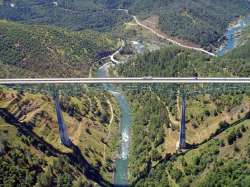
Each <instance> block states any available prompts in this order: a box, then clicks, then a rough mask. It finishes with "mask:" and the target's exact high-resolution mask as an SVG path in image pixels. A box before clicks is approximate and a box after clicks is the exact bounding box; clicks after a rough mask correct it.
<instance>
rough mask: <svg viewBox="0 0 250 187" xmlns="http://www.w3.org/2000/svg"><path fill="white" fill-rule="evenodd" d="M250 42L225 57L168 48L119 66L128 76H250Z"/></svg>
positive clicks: (174, 47)
mask: <svg viewBox="0 0 250 187" xmlns="http://www.w3.org/2000/svg"><path fill="white" fill-rule="evenodd" d="M249 51H250V41H249V40H245V42H244V44H242V45H240V46H239V47H237V48H236V49H234V50H232V51H231V52H230V53H228V54H226V55H225V56H223V57H216V58H214V57H208V56H205V55H203V54H202V53H199V52H194V51H192V50H186V49H183V48H180V47H176V46H168V47H165V48H161V49H160V50H157V51H153V52H145V53H144V54H142V55H138V56H137V57H135V58H133V59H131V60H130V61H129V62H128V63H126V64H121V65H119V66H118V68H117V71H118V73H119V74H120V75H122V76H124V77H136V76H139V77H143V76H162V77H164V76H165V77H171V76H172V77H178V76H179V77H185V76H186V77H188V76H194V75H195V76H201V77H202V76H204V77H206V76H222V75H224V76H242V77H244V76H248V75H249V69H250V68H249V58H250V56H249V54H250V53H249Z"/></svg>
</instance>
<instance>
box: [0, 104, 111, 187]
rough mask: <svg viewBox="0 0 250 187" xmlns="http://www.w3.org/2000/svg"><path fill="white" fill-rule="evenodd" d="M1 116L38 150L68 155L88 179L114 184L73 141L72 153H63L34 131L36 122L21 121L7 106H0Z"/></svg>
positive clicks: (48, 153)
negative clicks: (101, 173) (89, 160)
mask: <svg viewBox="0 0 250 187" xmlns="http://www.w3.org/2000/svg"><path fill="white" fill-rule="evenodd" d="M0 116H1V117H2V118H3V119H4V120H5V121H6V122H7V123H8V124H10V125H13V126H14V127H16V129H17V131H18V133H19V134H21V135H23V136H25V137H29V138H30V139H31V140H32V141H30V144H31V145H32V146H34V147H35V148H36V149H37V150H40V151H41V152H43V153H44V154H46V155H47V156H54V157H59V156H66V157H68V158H69V160H70V164H71V165H73V166H74V167H75V168H76V169H78V170H79V171H80V172H82V173H83V174H84V175H85V176H86V177H87V179H89V180H92V181H94V182H96V183H97V184H99V185H100V186H114V185H113V184H111V183H109V182H108V181H106V180H104V179H103V177H102V176H101V175H100V173H99V171H98V170H96V169H95V168H94V167H93V166H92V165H91V164H89V163H88V161H87V160H86V159H85V158H84V156H83V155H82V153H81V151H80V149H79V148H78V147H77V146H76V145H74V144H73V143H72V144H71V146H70V148H71V149H72V153H63V152H61V151H59V150H58V149H56V148H55V147H54V146H52V145H51V144H49V143H47V142H46V141H45V140H44V139H43V138H42V137H39V136H38V135H37V134H36V133H34V132H33V131H32V127H34V124H32V123H23V122H19V121H18V119H17V118H16V117H15V116H13V114H11V113H10V112H9V111H8V110H7V109H5V108H0Z"/></svg>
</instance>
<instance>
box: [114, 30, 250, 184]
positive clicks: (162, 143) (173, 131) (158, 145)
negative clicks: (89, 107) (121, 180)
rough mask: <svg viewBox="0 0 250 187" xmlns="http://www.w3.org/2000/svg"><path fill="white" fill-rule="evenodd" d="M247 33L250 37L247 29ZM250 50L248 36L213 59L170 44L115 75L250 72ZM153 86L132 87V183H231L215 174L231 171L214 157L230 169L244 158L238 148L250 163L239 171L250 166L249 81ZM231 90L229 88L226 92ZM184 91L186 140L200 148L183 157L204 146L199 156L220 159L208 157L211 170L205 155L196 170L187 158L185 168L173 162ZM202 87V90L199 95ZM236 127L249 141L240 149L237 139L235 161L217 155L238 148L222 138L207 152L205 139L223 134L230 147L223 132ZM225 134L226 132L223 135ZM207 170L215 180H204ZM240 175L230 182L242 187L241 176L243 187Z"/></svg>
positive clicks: (243, 176)
mask: <svg viewBox="0 0 250 187" xmlns="http://www.w3.org/2000/svg"><path fill="white" fill-rule="evenodd" d="M245 32H247V31H245ZM244 35H247V33H245V34H244ZM247 36H248V35H247ZM245 38H246V37H245ZM249 49H250V43H249V40H247V39H246V40H244V43H242V44H241V45H239V47H237V48H236V49H234V50H233V51H231V52H230V53H228V54H227V55H225V56H223V57H208V56H206V55H204V54H202V53H198V52H195V51H192V50H186V49H182V48H179V47H176V46H172V45H170V46H168V47H165V48H162V49H160V50H155V51H151V52H150V51H146V52H145V53H144V54H141V55H138V56H137V57H135V58H132V59H130V60H129V61H128V62H127V63H126V64H120V65H118V67H117V68H114V69H113V71H114V72H115V74H118V75H122V76H124V77H137V76H138V77H147V76H155V77H159V76H162V77H164V76H165V77H171V76H173V77H178V76H183V77H185V76H249V68H248V67H249V54H250V53H249ZM150 86H152V87H151V88H150V89H139V90H138V91H127V99H128V101H129V103H130V106H131V108H132V113H133V118H132V126H131V138H132V143H131V149H130V160H129V180H130V182H131V183H132V184H133V185H135V186H176V185H177V186H178V185H180V186H209V181H213V183H211V186H213V185H212V184H215V183H216V182H221V184H229V183H230V182H229V183H227V182H228V181H227V179H225V181H220V178H216V177H214V176H213V173H215V172H224V173H223V175H225V178H226V177H229V175H230V174H228V173H227V172H226V171H224V170H226V169H225V168H224V167H223V166H221V165H219V166H217V165H216V164H217V161H215V160H217V159H218V160H220V159H222V160H223V161H222V162H224V163H225V167H226V166H227V165H230V164H232V165H236V163H239V160H240V159H239V158H238V156H237V154H238V152H237V151H239V155H242V158H243V160H246V163H244V162H243V163H239V164H240V166H235V169H239V168H238V167H240V168H241V167H242V168H244V167H248V168H249V164H247V163H248V162H247V158H248V157H247V156H246V155H245V153H246V152H245V151H246V149H248V144H247V143H248V142H247V140H246V139H247V138H248V137H249V131H246V132H245V130H243V131H244V133H243V132H242V131H241V130H238V129H239V128H241V126H240V125H242V124H246V125H247V126H249V121H246V122H242V121H245V120H246V118H245V116H247V114H248V112H249V111H250V98H249V87H248V86H245V85H244V86H242V88H233V87H234V85H227V87H225V85H206V84H203V85H196V86H190V85H186V86H178V85H158V87H157V86H156V85H150ZM142 87H143V86H142ZM211 88H212V89H213V90H211ZM226 88H227V90H225V89H226ZM183 89H185V90H186V91H188V93H190V95H188V96H187V112H186V124H187V128H186V135H187V143H188V144H190V145H193V146H194V147H197V149H195V150H190V151H189V152H188V153H186V154H183V155H184V157H186V155H189V158H188V159H191V157H192V156H191V155H193V154H194V152H195V151H196V150H197V151H199V150H202V151H201V152H202V153H201V154H200V157H202V156H203V155H204V157H206V158H209V157H210V156H211V155H214V154H215V157H216V159H215V160H211V162H213V163H210V160H209V161H208V162H209V164H211V167H210V166H209V168H206V165H207V163H205V164H204V163H203V162H202V159H203V158H201V159H200V161H199V163H201V165H200V166H197V168H196V166H195V165H197V164H193V165H192V164H191V163H190V160H186V161H185V163H186V165H183V166H181V168H180V164H179V163H180V162H175V160H172V159H171V160H169V156H170V154H174V153H175V152H176V143H177V141H178V135H179V125H180V114H181V112H180V111H181V104H180V103H181V97H180V96H178V95H177V94H176V92H177V91H178V90H180V91H181V90H183ZM209 90H210V91H209ZM197 91H198V92H200V94H195V92H197ZM238 124H239V125H238ZM234 125H236V126H237V128H236V127H235V128H236V129H235V130H234V131H235V133H236V132H237V133H239V134H244V137H245V138H246V139H244V144H243V143H242V144H243V145H242V147H240V146H241V140H243V139H241V138H237V141H239V144H240V145H239V146H238V143H237V146H238V147H240V148H239V149H238V147H237V146H236V148H235V149H236V152H235V151H234V152H235V154H233V155H230V156H231V157H230V158H231V160H232V163H231V162H230V163H229V162H227V161H225V160H226V158H225V157H224V156H225V155H223V157H218V158H217V154H218V153H214V152H213V151H214V149H215V147H216V152H218V151H217V149H219V152H220V149H223V152H227V149H228V152H227V153H228V154H229V153H230V151H231V150H232V149H233V148H234V147H233V146H229V147H228V146H225V147H226V148H220V145H221V144H218V142H221V141H222V140H220V141H217V140H216V141H215V143H213V144H212V147H213V148H212V149H211V150H210V149H209V148H208V150H207V151H206V150H205V148H204V149H202V147H203V146H205V145H207V146H208V147H209V145H210V144H209V143H206V142H207V141H209V142H210V139H211V138H217V137H221V136H223V137H224V138H223V141H224V143H225V145H226V142H227V137H228V136H229V135H228V133H227V134H225V135H223V134H224V132H223V131H224V130H226V129H228V128H229V129H232V128H234V127H233V126H234ZM243 129H244V128H243ZM228 131H230V130H226V132H228ZM239 131H240V132H239ZM156 132H157V133H156ZM221 132H222V134H220V133H221ZM230 132H231V131H230ZM139 133H140V134H142V136H138V134H139ZM232 134H233V133H232ZM230 136H234V135H230ZM237 136H238V135H237ZM239 136H241V135H239ZM233 139H235V138H233ZM212 141H213V140H211V142H212ZM233 142H235V140H234V141H233ZM230 144H231V143H230ZM214 146H215V147H214ZM203 152H204V153H203ZM241 152H242V154H241ZM205 154H206V155H205ZM207 155H209V156H207ZM179 157H181V156H178V158H179ZM206 158H204V159H206ZM182 160H183V159H182ZM220 161H221V160H220ZM204 162H206V160H205V161H204ZM173 165H174V166H173ZM189 165H190V166H189ZM213 165H216V166H217V168H216V170H213V169H211V168H213ZM184 167H187V168H184ZM172 168H174V169H172ZM210 169H211V170H210ZM172 170H174V171H172ZM176 170H177V171H176ZM186 170H188V171H186ZM239 170H240V169H239ZM194 173H195V174H194ZM208 173H209V175H211V176H210V177H212V178H213V177H214V179H213V180H212V179H211V178H209V177H208V178H205V176H206V174H208ZM235 177H236V178H235V180H234V183H233V182H232V183H230V184H232V186H234V185H238V184H239V183H238V182H239V181H240V180H241V179H242V180H243V181H242V186H244V185H243V184H247V180H248V179H247V174H245V173H240V174H239V175H237V174H235ZM196 178H197V179H196ZM244 180H246V181H244ZM233 184H234V185H233Z"/></svg>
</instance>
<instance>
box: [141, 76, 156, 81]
mask: <svg viewBox="0 0 250 187" xmlns="http://www.w3.org/2000/svg"><path fill="white" fill-rule="evenodd" d="M142 79H143V80H152V79H153V77H152V76H148V77H142Z"/></svg>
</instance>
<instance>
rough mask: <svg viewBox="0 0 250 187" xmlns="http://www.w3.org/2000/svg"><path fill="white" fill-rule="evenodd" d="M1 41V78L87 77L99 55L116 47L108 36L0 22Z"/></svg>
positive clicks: (91, 32) (115, 43)
mask: <svg viewBox="0 0 250 187" xmlns="http://www.w3.org/2000/svg"><path fill="white" fill-rule="evenodd" d="M0 38H1V40H0V67H1V68H0V71H1V75H0V76H1V77H2V78H7V77H12V78H15V77H87V76H88V73H89V68H90V66H91V64H92V62H94V61H95V60H96V58H97V57H98V54H100V53H101V52H104V51H105V52H107V51H112V50H115V49H116V48H117V47H118V45H117V42H116V41H115V40H114V39H112V38H111V36H109V35H107V34H100V33H97V32H94V31H85V32H68V31H66V30H63V29H60V28H53V27H45V26H44V27H42V26H41V27H40V26H29V25H24V24H19V23H14V22H9V21H0Z"/></svg>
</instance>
